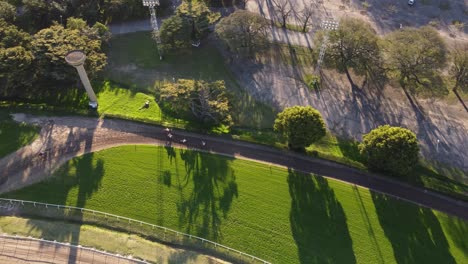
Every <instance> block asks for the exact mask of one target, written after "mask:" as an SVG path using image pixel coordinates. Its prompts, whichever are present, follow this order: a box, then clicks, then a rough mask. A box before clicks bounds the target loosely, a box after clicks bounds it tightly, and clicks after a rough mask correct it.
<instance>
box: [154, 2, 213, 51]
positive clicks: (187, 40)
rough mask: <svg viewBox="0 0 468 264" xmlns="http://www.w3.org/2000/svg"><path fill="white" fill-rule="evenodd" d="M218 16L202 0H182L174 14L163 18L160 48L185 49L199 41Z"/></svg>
mask: <svg viewBox="0 0 468 264" xmlns="http://www.w3.org/2000/svg"><path fill="white" fill-rule="evenodd" d="M219 17H220V14H219V13H213V12H211V11H210V9H209V8H208V7H207V6H206V5H205V4H204V3H203V2H196V3H195V2H187V1H184V2H182V4H181V5H180V6H179V7H178V8H177V10H176V14H175V15H173V16H171V17H169V18H167V19H165V20H163V23H162V25H161V28H160V37H161V42H162V45H161V48H162V49H164V50H177V49H187V48H189V47H191V44H192V43H194V42H198V41H200V40H201V39H202V38H203V37H205V36H206V35H207V34H208V32H209V31H210V26H211V25H212V24H213V23H214V22H216V21H217V20H218V19H219Z"/></svg>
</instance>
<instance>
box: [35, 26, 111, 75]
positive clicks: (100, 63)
mask: <svg viewBox="0 0 468 264" xmlns="http://www.w3.org/2000/svg"><path fill="white" fill-rule="evenodd" d="M87 30H89V29H87ZM33 47H34V55H35V57H36V59H35V65H36V66H37V67H36V73H37V77H38V78H39V80H42V81H50V80H55V81H62V82H70V81H72V80H76V70H74V69H73V67H71V66H69V65H68V64H67V63H66V62H65V59H64V57H65V55H66V54H67V53H68V52H69V51H71V50H77V49H78V50H82V51H83V52H84V53H85V54H86V57H87V59H86V63H85V68H86V71H87V73H88V75H89V76H90V78H93V77H94V76H96V75H97V73H99V72H100V71H102V70H103V69H104V67H105V65H106V63H107V62H106V60H107V57H106V55H105V54H104V53H103V52H102V51H101V41H100V40H99V39H91V38H89V37H88V36H86V35H85V34H82V33H81V32H80V30H77V29H68V28H67V29H66V28H63V27H62V26H61V25H53V26H51V27H50V28H46V29H43V30H41V31H39V32H38V33H36V34H35V35H34V40H33Z"/></svg>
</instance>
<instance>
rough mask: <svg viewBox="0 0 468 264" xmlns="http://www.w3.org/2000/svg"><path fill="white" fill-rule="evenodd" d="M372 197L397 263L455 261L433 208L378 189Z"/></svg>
mask: <svg viewBox="0 0 468 264" xmlns="http://www.w3.org/2000/svg"><path fill="white" fill-rule="evenodd" d="M372 200H373V201H374V205H375V208H376V210H377V214H378V217H379V222H380V225H381V226H382V228H383V230H384V232H385V235H386V236H387V238H388V239H389V240H390V243H391V244H392V247H393V253H394V256H395V259H396V261H397V262H398V263H444V264H450V263H455V260H454V258H453V257H452V255H451V254H450V251H449V248H448V246H449V245H448V243H447V239H446V238H445V235H444V232H443V231H442V228H441V226H440V223H439V220H438V219H437V217H436V216H435V215H434V213H433V212H432V210H430V209H427V208H422V207H418V206H416V205H413V204H409V203H406V202H402V201H397V200H395V199H394V198H391V197H388V196H386V195H383V194H379V193H375V192H372Z"/></svg>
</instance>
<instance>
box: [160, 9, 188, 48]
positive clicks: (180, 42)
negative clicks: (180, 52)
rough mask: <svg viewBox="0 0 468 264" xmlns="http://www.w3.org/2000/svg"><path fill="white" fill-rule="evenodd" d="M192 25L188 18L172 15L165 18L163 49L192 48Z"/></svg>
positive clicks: (162, 29)
mask: <svg viewBox="0 0 468 264" xmlns="http://www.w3.org/2000/svg"><path fill="white" fill-rule="evenodd" d="M191 31H192V27H191V25H190V23H189V21H188V20H187V19H184V18H183V17H180V16H171V17H169V18H167V19H165V20H163V22H162V25H161V29H160V37H161V42H162V45H161V47H160V48H162V49H163V50H177V49H187V48H190V45H191V38H190V34H191Z"/></svg>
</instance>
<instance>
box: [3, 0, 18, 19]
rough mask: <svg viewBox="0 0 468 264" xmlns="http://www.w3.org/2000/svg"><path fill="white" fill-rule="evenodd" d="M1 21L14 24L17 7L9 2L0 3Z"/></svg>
mask: <svg viewBox="0 0 468 264" xmlns="http://www.w3.org/2000/svg"><path fill="white" fill-rule="evenodd" d="M0 19H3V20H5V21H7V22H13V21H15V19H16V7H15V6H14V5H12V4H10V3H8V2H4V1H0Z"/></svg>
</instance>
